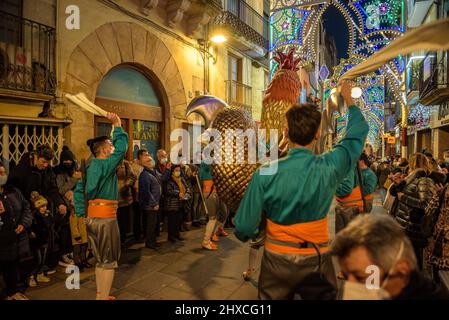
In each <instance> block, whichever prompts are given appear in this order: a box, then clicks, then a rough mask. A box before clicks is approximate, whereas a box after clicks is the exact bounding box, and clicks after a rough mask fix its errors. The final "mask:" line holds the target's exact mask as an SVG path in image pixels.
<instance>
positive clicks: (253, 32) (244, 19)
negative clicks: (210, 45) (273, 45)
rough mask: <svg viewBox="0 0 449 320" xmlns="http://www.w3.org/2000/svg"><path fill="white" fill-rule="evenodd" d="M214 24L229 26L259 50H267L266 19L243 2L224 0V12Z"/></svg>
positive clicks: (239, 0) (267, 22) (268, 36)
mask: <svg viewBox="0 0 449 320" xmlns="http://www.w3.org/2000/svg"><path fill="white" fill-rule="evenodd" d="M214 24H215V25H218V26H230V27H232V28H233V29H234V32H237V33H239V34H241V35H243V36H245V37H246V38H247V39H248V40H250V41H252V42H253V43H255V44H256V45H258V46H259V47H261V48H264V49H266V50H268V46H269V39H270V25H269V21H268V19H266V18H265V17H263V16H261V15H260V14H259V13H258V12H257V11H256V10H254V9H253V8H252V7H251V6H249V5H248V4H247V3H246V2H245V1H244V0H225V1H224V11H223V12H222V13H221V14H219V15H218V16H217V17H216V18H215V20H214Z"/></svg>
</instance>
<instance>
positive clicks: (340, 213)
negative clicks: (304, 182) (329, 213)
mask: <svg viewBox="0 0 449 320" xmlns="http://www.w3.org/2000/svg"><path fill="white" fill-rule="evenodd" d="M335 200H337V201H336V202H337V203H336V205H335V233H338V232H340V230H343V229H344V228H345V227H346V226H347V225H348V223H349V221H351V220H352V219H353V218H354V217H355V216H357V215H358V214H359V213H362V212H363V211H364V203H363V198H362V189H361V188H360V184H359V179H358V175H357V167H356V166H354V168H353V169H352V170H350V171H349V173H348V175H347V176H346V177H345V178H344V179H343V181H342V182H341V183H340V184H339V185H338V187H337V191H336V192H335Z"/></svg>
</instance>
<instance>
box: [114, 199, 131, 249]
mask: <svg viewBox="0 0 449 320" xmlns="http://www.w3.org/2000/svg"><path fill="white" fill-rule="evenodd" d="M130 208H131V206H126V207H120V208H118V210H117V223H118V228H119V230H120V242H121V243H122V244H124V243H125V242H126V227H127V226H128V221H129V214H130V211H131V210H130Z"/></svg>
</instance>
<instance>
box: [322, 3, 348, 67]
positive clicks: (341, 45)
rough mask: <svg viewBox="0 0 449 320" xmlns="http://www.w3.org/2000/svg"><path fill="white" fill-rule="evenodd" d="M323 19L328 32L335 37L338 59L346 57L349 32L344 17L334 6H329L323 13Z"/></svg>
mask: <svg viewBox="0 0 449 320" xmlns="http://www.w3.org/2000/svg"><path fill="white" fill-rule="evenodd" d="M323 20H324V27H325V28H326V30H327V32H328V34H330V35H331V36H333V37H334V39H335V43H336V45H337V51H338V60H340V59H341V58H348V52H347V51H348V44H349V32H348V26H347V24H346V21H345V18H344V17H343V15H342V14H341V12H340V11H339V10H338V9H337V8H336V7H334V6H330V7H329V8H327V10H326V12H325V13H324V15H323Z"/></svg>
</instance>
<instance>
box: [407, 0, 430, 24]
mask: <svg viewBox="0 0 449 320" xmlns="http://www.w3.org/2000/svg"><path fill="white" fill-rule="evenodd" d="M432 3H433V0H421V1H420V0H416V1H415V4H414V5H413V8H412V12H411V14H410V15H409V18H408V23H407V26H408V27H409V28H417V27H419V26H420V25H422V23H423V21H424V18H425V17H426V15H427V13H428V12H429V9H430V7H431V6H432Z"/></svg>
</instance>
